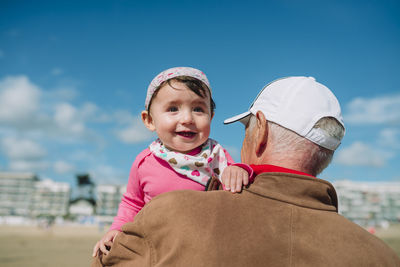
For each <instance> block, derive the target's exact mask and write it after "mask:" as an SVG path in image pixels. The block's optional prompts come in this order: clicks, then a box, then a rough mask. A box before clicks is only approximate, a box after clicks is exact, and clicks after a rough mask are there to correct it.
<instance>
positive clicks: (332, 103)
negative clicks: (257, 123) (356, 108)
mask: <svg viewBox="0 0 400 267" xmlns="http://www.w3.org/2000/svg"><path fill="white" fill-rule="evenodd" d="M258 111H262V112H263V113H264V115H265V117H266V118H267V120H268V121H271V122H274V123H276V124H279V125H281V126H283V127H285V128H287V129H289V130H292V131H294V132H295V133H297V134H299V135H300V136H303V137H304V138H307V139H308V140H310V141H311V142H313V143H315V144H317V145H320V146H322V147H325V148H327V149H329V150H335V149H336V148H337V147H338V146H339V145H340V141H341V140H340V139H338V138H334V137H331V136H329V135H328V134H326V133H325V132H324V131H323V130H322V129H320V128H313V127H314V125H315V123H316V122H317V121H318V120H320V119H321V118H324V117H332V118H335V119H336V120H337V121H338V122H339V123H340V124H341V125H342V126H343V128H344V123H343V118H342V114H341V110H340V105H339V101H338V100H337V99H336V97H335V95H334V94H333V93H332V92H331V90H329V88H328V87H326V86H324V85H322V84H320V83H319V82H317V81H315V79H314V78H313V77H301V76H299V77H286V78H281V79H278V80H275V81H273V82H271V83H269V84H267V85H266V86H264V88H263V89H262V90H261V92H260V93H259V94H258V96H257V97H256V99H255V100H254V101H253V103H252V104H251V106H250V108H249V111H246V112H244V113H242V114H239V115H237V116H234V117H232V118H229V119H226V120H225V121H224V124H229V123H232V122H236V121H240V122H242V123H244V124H247V122H248V120H249V118H250V114H254V115H255V114H256V113H257V112H258Z"/></svg>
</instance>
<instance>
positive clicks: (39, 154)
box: [1, 137, 47, 160]
mask: <svg viewBox="0 0 400 267" xmlns="http://www.w3.org/2000/svg"><path fill="white" fill-rule="evenodd" d="M1 147H2V150H3V152H4V154H5V155H6V156H7V157H8V158H10V159H18V160H20V159H23V160H38V159H41V158H43V157H45V156H46V155H47V151H46V150H45V149H44V148H43V147H42V146H41V145H39V144H38V143H35V142H34V141H32V140H29V139H17V138H15V137H6V138H4V139H3V140H2V142H1Z"/></svg>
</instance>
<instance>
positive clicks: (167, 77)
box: [92, 67, 252, 257]
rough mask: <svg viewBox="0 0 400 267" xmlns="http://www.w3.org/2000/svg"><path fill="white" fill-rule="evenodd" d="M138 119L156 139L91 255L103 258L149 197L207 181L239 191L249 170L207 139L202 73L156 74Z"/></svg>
mask: <svg viewBox="0 0 400 267" xmlns="http://www.w3.org/2000/svg"><path fill="white" fill-rule="evenodd" d="M145 108H146V110H144V111H143V112H142V120H143V123H144V124H145V126H146V127H147V128H148V129H149V130H151V131H155V132H157V135H158V139H157V140H155V141H154V142H153V143H152V144H151V145H150V146H149V147H148V148H146V149H145V150H143V151H142V152H141V153H140V154H139V155H138V156H137V157H136V160H135V162H134V163H133V165H132V168H131V172H130V175H129V181H128V185H127V191H126V193H125V194H124V195H123V198H122V201H121V203H120V205H119V209H118V214H117V216H116V217H115V218H114V222H113V224H112V225H111V227H110V230H109V231H108V232H107V233H106V234H105V235H104V236H103V237H102V239H101V240H100V241H99V242H97V243H96V245H95V246H94V248H93V253H92V256H93V257H94V256H96V255H97V254H98V252H99V251H100V252H101V253H103V254H107V253H108V251H109V249H110V247H111V246H112V242H113V240H114V238H115V236H116V235H117V234H118V233H119V232H120V231H121V226H122V225H123V224H125V223H127V222H132V221H133V220H134V217H135V215H136V214H137V213H138V212H139V211H140V210H141V209H142V208H143V207H144V206H145V204H146V203H148V202H149V201H150V200H151V199H152V198H153V197H155V196H157V195H159V194H161V193H165V192H169V191H174V190H183V189H189V190H198V191H204V189H205V185H206V184H207V182H208V181H209V180H210V178H211V177H216V178H217V179H219V180H220V181H221V182H223V184H225V189H226V190H229V191H231V192H233V193H235V192H240V191H241V189H242V186H243V185H247V184H248V183H249V178H251V175H252V170H251V168H250V167H249V166H247V165H245V164H234V162H233V160H232V158H231V156H230V155H229V154H228V152H227V151H226V150H225V149H224V148H223V147H222V146H221V145H220V144H219V143H218V142H216V141H215V140H213V139H210V138H209V134H210V124H211V120H212V118H213V116H214V108H215V103H214V101H213V99H212V97H211V87H210V84H209V81H208V79H207V77H206V75H205V74H204V73H203V72H201V71H200V70H197V69H194V68H189V67H177V68H171V69H168V70H165V71H163V72H161V73H160V74H158V75H157V76H156V77H155V78H154V79H153V81H152V82H151V83H150V85H149V87H148V90H147V97H146V101H145Z"/></svg>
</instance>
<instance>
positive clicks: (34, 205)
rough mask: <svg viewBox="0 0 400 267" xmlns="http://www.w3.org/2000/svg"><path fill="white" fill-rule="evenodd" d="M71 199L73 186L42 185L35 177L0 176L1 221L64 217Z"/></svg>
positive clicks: (46, 181)
mask: <svg viewBox="0 0 400 267" xmlns="http://www.w3.org/2000/svg"><path fill="white" fill-rule="evenodd" d="M69 198H70V186H69V185H68V184H66V183H59V182H54V181H51V180H43V181H40V180H39V179H38V178H37V177H36V175H34V174H32V173H10V172H0V216H1V217H4V218H5V217H10V216H13V217H24V218H36V217H40V216H54V217H59V216H64V215H66V214H67V209H68V204H69ZM10 220H11V219H9V220H8V221H10ZM13 220H14V219H13Z"/></svg>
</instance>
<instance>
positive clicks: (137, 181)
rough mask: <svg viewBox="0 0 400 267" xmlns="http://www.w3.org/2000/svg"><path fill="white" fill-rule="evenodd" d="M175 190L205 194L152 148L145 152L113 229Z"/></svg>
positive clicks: (133, 170) (136, 163)
mask: <svg viewBox="0 0 400 267" xmlns="http://www.w3.org/2000/svg"><path fill="white" fill-rule="evenodd" d="M200 151H201V148H200V147H199V148H198V149H195V150H194V151H191V153H189V154H190V155H196V154H198V153H199V152H200ZM224 152H225V155H226V158H227V161H228V165H231V164H233V163H234V161H233V159H232V157H231V156H230V155H229V153H228V152H227V151H226V150H224ZM238 165H239V166H240V165H241V164H238ZM240 167H242V166H240ZM175 190H197V191H202V190H204V185H202V184H200V183H198V182H195V181H193V180H191V179H190V178H187V177H186V176H184V175H181V174H179V173H177V172H175V171H174V169H173V168H172V167H171V166H170V165H169V164H168V162H166V161H164V160H162V159H160V158H158V157H156V156H154V155H153V154H152V153H151V152H150V149H148V148H147V149H145V150H143V151H142V152H141V153H140V154H139V155H138V156H137V157H136V159H135V161H134V162H133V164H132V168H131V171H130V174H129V181H128V185H127V188H126V193H125V194H124V195H123V197H122V199H121V203H120V204H119V208H118V213H117V216H116V217H115V218H114V222H113V224H112V225H111V227H110V230H121V226H122V225H123V224H125V223H127V222H131V221H133V218H134V217H135V216H136V214H137V213H138V212H139V211H140V210H141V209H142V208H143V206H144V205H145V204H146V203H147V202H149V201H150V200H151V199H152V198H153V197H155V196H157V195H159V194H162V193H166V192H169V191H175Z"/></svg>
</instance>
